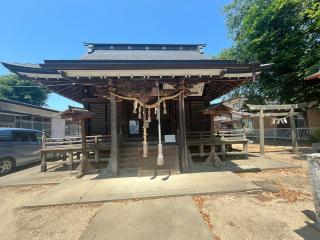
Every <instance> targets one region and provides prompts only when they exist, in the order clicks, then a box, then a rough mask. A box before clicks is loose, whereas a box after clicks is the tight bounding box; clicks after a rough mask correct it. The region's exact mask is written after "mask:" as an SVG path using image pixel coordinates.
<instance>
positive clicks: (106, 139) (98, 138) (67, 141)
mask: <svg viewBox="0 0 320 240" xmlns="http://www.w3.org/2000/svg"><path fill="white" fill-rule="evenodd" d="M118 139H119V141H120V140H121V136H118ZM110 142H111V135H94V136H86V143H87V144H98V143H110ZM81 143H82V137H81V136H77V137H64V138H46V137H45V138H44V139H43V145H42V146H43V148H44V147H50V146H59V145H77V144H81Z"/></svg>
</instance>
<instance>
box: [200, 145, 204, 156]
mask: <svg viewBox="0 0 320 240" xmlns="http://www.w3.org/2000/svg"><path fill="white" fill-rule="evenodd" d="M199 148H200V157H203V156H204V151H203V144H200V146H199Z"/></svg>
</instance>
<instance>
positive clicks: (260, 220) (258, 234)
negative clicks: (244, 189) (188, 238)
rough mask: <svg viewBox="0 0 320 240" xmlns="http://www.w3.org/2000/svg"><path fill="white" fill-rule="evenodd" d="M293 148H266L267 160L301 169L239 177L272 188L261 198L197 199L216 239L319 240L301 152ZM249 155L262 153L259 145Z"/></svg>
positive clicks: (232, 196)
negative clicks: (287, 163)
mask: <svg viewBox="0 0 320 240" xmlns="http://www.w3.org/2000/svg"><path fill="white" fill-rule="evenodd" d="M290 150H291V148H290V147H283V146H266V156H267V157H270V158H272V159H275V160H281V161H289V162H293V163H296V164H298V165H300V166H302V168H299V169H284V170H269V171H263V172H259V173H240V174H238V175H239V176H240V177H243V178H245V179H247V180H249V181H258V182H263V183H266V184H267V185H268V186H270V185H271V186H272V188H268V189H266V190H265V191H264V192H262V193H259V194H224V195H211V196H197V197H194V198H193V199H194V202H195V204H196V205H197V206H198V208H199V210H200V212H201V214H202V216H203V218H204V219H205V221H206V222H207V225H208V227H209V228H210V229H211V231H212V233H213V236H214V239H223V240H228V239H238V240H241V239H246V240H249V239H259V240H260V239H261V240H264V239H266V240H269V239H288V240H289V239H290V240H294V239H307V240H319V239H320V231H317V230H315V229H314V227H312V226H313V223H314V220H315V214H314V205H313V200H312V193H311V187H310V185H309V179H308V175H307V173H308V172H307V162H306V161H305V158H304V152H305V153H306V152H308V151H310V149H308V148H306V149H302V152H300V153H299V154H292V153H291V152H290ZM249 152H251V153H254V152H255V153H257V152H259V146H258V145H257V144H254V145H251V146H250V148H249Z"/></svg>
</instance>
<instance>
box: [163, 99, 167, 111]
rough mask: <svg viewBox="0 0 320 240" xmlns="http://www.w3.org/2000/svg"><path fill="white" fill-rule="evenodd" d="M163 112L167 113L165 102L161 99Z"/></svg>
mask: <svg viewBox="0 0 320 240" xmlns="http://www.w3.org/2000/svg"><path fill="white" fill-rule="evenodd" d="M163 114H167V104H166V102H165V101H163Z"/></svg>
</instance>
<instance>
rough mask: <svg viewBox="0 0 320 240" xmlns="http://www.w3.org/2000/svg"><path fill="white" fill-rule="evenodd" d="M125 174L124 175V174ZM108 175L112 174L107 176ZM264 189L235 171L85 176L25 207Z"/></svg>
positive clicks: (47, 193)
mask: <svg viewBox="0 0 320 240" xmlns="http://www.w3.org/2000/svg"><path fill="white" fill-rule="evenodd" d="M120 176H121V175H120ZM106 177H108V176H106ZM260 189H261V188H260V187H258V186H256V185H254V184H252V183H251V182H249V181H247V180H245V179H243V178H241V177H239V176H237V175H235V174H234V173H231V172H227V171H225V172H222V171H221V172H205V173H204V172H202V173H188V174H180V175H172V176H158V177H118V178H105V179H104V178H103V176H101V175H100V176H95V177H92V175H90V176H84V177H83V178H82V179H71V180H67V181H65V182H63V183H61V184H59V185H57V186H55V187H53V188H52V189H51V190H49V191H48V192H46V193H43V194H42V195H40V196H38V197H37V198H36V199H34V200H33V201H32V202H30V203H28V204H27V205H26V206H25V207H37V206H49V205H60V204H61V205H62V204H76V203H88V202H108V201H117V200H124V199H137V198H138V199H140V198H153V197H166V196H182V195H193V194H209V193H228V192H246V191H256V190H260Z"/></svg>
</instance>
